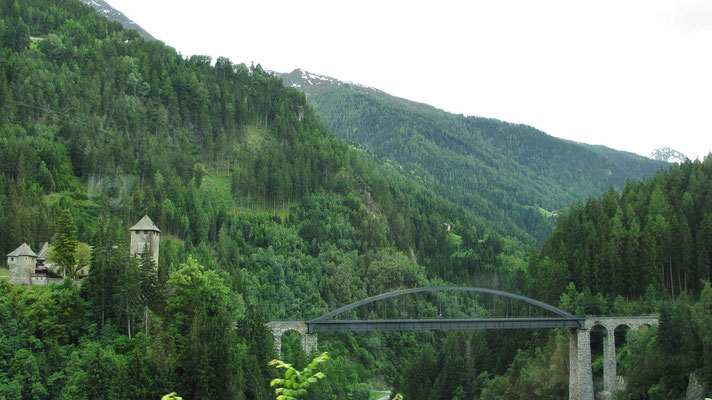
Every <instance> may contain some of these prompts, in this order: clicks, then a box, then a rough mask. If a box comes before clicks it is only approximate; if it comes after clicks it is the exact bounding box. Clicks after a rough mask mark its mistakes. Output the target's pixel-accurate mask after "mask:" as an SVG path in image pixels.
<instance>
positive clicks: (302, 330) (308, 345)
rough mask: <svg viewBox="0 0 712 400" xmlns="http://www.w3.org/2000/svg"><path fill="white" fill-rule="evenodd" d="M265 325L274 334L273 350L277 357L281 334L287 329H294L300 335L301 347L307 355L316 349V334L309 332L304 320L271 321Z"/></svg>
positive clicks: (279, 349)
mask: <svg viewBox="0 0 712 400" xmlns="http://www.w3.org/2000/svg"><path fill="white" fill-rule="evenodd" d="M266 325H267V327H268V328H270V329H271V330H272V335H273V336H274V351H275V352H276V353H277V355H278V356H279V357H281V356H282V335H283V334H284V332H287V331H296V332H297V333H299V335H300V336H301V337H302V349H304V352H305V353H307V355H309V354H311V353H312V351H314V350H316V344H317V335H316V333H309V327H308V326H307V324H306V322H304V321H271V322H268V323H267V324H266Z"/></svg>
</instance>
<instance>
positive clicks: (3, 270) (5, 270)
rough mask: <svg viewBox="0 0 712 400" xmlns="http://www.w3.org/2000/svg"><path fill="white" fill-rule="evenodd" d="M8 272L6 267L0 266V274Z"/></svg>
mask: <svg viewBox="0 0 712 400" xmlns="http://www.w3.org/2000/svg"><path fill="white" fill-rule="evenodd" d="M8 275H9V272H8V270H7V268H0V276H8Z"/></svg>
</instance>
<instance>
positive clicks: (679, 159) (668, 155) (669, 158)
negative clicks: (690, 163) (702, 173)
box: [650, 147, 689, 164]
mask: <svg viewBox="0 0 712 400" xmlns="http://www.w3.org/2000/svg"><path fill="white" fill-rule="evenodd" d="M650 158H652V159H653V160H658V161H665V162H669V163H675V164H679V163H683V162H685V161H686V160H689V158H688V157H687V156H686V155H684V154H682V153H680V152H679V151H677V150H675V149H671V148H669V147H661V148H659V149H655V150H653V151H652V152H651V153H650Z"/></svg>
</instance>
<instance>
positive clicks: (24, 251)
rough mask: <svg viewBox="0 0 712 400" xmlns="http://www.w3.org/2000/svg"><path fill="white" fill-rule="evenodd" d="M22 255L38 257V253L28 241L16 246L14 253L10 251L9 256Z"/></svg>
mask: <svg viewBox="0 0 712 400" xmlns="http://www.w3.org/2000/svg"><path fill="white" fill-rule="evenodd" d="M22 256H28V257H37V254H35V252H34V251H32V249H31V248H30V246H29V245H27V243H23V244H21V245H20V247H18V248H16V249H15V251H13V252H12V253H9V254H8V255H7V257H22Z"/></svg>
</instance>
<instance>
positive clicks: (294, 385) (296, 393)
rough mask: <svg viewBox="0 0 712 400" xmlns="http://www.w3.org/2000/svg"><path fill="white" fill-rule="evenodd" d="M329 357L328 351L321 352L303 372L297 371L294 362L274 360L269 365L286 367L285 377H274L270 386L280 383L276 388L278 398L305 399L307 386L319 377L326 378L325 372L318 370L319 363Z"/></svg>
mask: <svg viewBox="0 0 712 400" xmlns="http://www.w3.org/2000/svg"><path fill="white" fill-rule="evenodd" d="M328 359H329V355H328V353H321V355H320V356H318V357H316V358H314V360H312V362H310V363H309V365H307V367H306V368H304V369H303V370H302V371H301V372H300V371H297V370H296V369H295V368H294V367H292V364H287V363H285V362H283V361H280V360H272V361H270V362H269V365H275V366H276V368H285V369H286V371H285V372H284V378H277V379H272V382H270V384H269V385H270V387H271V386H275V385H280V386H282V387H279V388H277V389H275V390H274V392H275V394H277V400H298V399H303V398H304V396H305V395H306V394H307V388H308V387H309V386H310V385H311V384H312V383H316V382H317V381H318V380H319V379H322V378H324V377H325V376H326V375H324V373H323V372H316V373H315V371H316V369H317V368H318V367H319V364H321V363H323V362H326V360H328Z"/></svg>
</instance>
